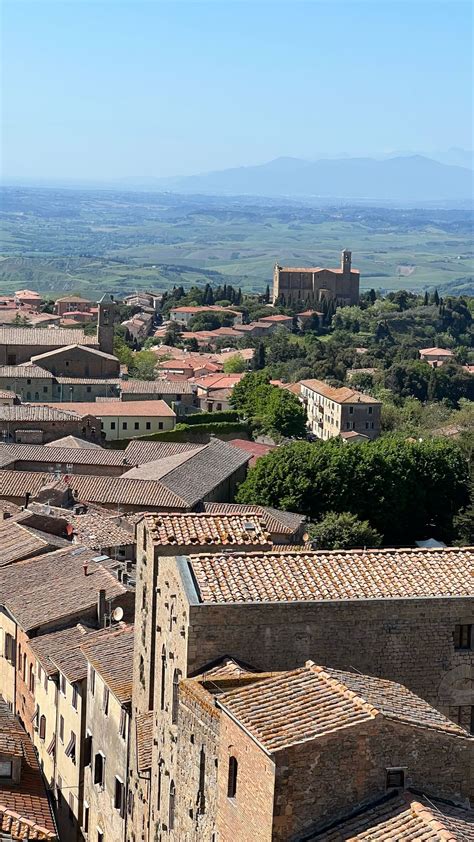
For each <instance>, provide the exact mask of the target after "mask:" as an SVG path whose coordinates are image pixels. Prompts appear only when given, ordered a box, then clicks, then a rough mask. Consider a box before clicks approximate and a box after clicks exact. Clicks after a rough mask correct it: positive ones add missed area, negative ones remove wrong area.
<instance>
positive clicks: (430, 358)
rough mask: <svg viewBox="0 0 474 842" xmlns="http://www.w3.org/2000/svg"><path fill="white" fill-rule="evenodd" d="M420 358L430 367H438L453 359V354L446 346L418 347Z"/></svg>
mask: <svg viewBox="0 0 474 842" xmlns="http://www.w3.org/2000/svg"><path fill="white" fill-rule="evenodd" d="M419 353H420V359H421V360H423V362H425V363H428V365H430V366H431V368H439V367H440V366H442V365H443V363H445V362H448V361H449V360H452V359H454V354H453V352H452V351H450V350H449V349H448V348H420V352H419Z"/></svg>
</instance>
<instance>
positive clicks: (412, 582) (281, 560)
mask: <svg viewBox="0 0 474 842" xmlns="http://www.w3.org/2000/svg"><path fill="white" fill-rule="evenodd" d="M473 563H474V549H472V548H468V547H447V548H442V549H429V550H427V549H400V550H390V549H383V550H339V551H338V550H334V551H332V552H324V551H320V552H311V553H309V552H308V553H295V554H291V553H288V554H283V553H282V554H278V555H275V554H272V553H266V554H265V555H262V554H258V553H245V554H238V553H235V554H232V555H226V556H219V555H212V556H205V555H202V556H192V557H191V558H190V560H189V564H190V567H191V569H192V572H193V575H194V577H195V581H196V585H197V587H198V590H199V595H200V599H201V601H202V602H217V603H221V602H231V603H233V602H320V601H324V600H344V601H345V600H358V599H412V598H430V597H460V596H472V571H473Z"/></svg>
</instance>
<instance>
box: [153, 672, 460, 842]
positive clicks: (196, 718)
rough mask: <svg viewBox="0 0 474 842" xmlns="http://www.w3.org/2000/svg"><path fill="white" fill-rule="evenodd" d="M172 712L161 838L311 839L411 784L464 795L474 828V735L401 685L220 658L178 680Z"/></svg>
mask: <svg viewBox="0 0 474 842" xmlns="http://www.w3.org/2000/svg"><path fill="white" fill-rule="evenodd" d="M174 714H175V717H174V730H173V717H171V719H172V723H171V725H169V724H168V728H170V730H171V732H172V733H173V736H174V738H175V739H176V742H177V747H176V751H175V753H176V755H177V763H176V775H175V777H174V778H173V779H172V781H171V782H170V784H169V786H168V787H167V786H166V784H167V780H166V778H165V777H164V776H163V778H164V779H163V786H162V789H163V790H164V792H163V793H162V797H161V799H160V800H161V809H160V816H161V821H160V825H159V829H160V832H161V833H162V838H170V839H176V840H178V839H188V840H196V842H197V840H200V839H205V838H209V839H210V838H212V834H213V833H214V834H215V835H216V836H217V837H218V838H219V839H223V840H231V839H238V840H239V842H253V840H258V841H259V842H272V840H273V841H274V842H287V840H289V839H299V840H300V839H309V838H311V839H312V838H314V837H313V835H312V834H313V833H316V834H317V833H318V829H319V830H321V829H322V828H324V827H327V826H329V827H331V826H332V825H333V824H334V822H335V821H337V820H340V819H341V818H342V817H344V816H347V814H348V813H350V811H351V809H352V810H359V811H360V806H361V804H362V805H363V804H367V803H369V804H370V805H371V806H372V804H374V803H375V804H376V803H378V802H379V801H380V800H383V801H385V802H388V803H389V804H390V803H391V801H392V799H394V798H397V799H398V801H400V794H402V793H405V792H407V790H408V791H409V788H413V789H414V790H415V791H417V792H418V793H421V792H422V793H423V794H424V795H425V796H427V797H428V798H429V799H431V798H433V797H435V798H436V797H438V798H441V799H445V800H448V799H449V801H450V802H451V806H454V805H458V810H459V818H460V819H461V821H462V819H463V818H464V821H465V825H466V830H467V827H468V824H469V823H470V822H472V821H473V820H474V812H471V811H466V810H465V809H463V808H464V807H465V804H466V801H467V799H468V798H469V797H470V795H471V793H472V792H473V770H472V764H471V760H472V756H473V752H474V738H473V737H471V736H469V735H468V734H467V732H466V731H465V730H463V729H462V728H460V727H459V726H458V725H455V724H454V723H452V722H451V721H450V720H449V719H447V718H446V717H444V716H443V715H442V714H440V713H438V711H437V710H435V709H434V708H433V707H431V706H430V705H428V704H427V703H426V702H424V701H423V700H422V699H420V698H419V697H418V696H415V695H414V694H413V693H411V692H410V691H408V690H407V689H406V688H405V687H403V686H402V685H400V684H396V683H394V682H391V681H385V680H383V679H380V678H373V677H372V676H369V675H364V674H361V673H357V672H348V671H341V670H335V669H330V668H328V667H323V666H319V665H316V664H315V663H314V662H313V661H307V662H306V663H305V664H304V665H303V666H302V667H299V668H297V669H295V670H290V671H283V672H274V673H256V672H254V671H252V670H251V669H249V668H247V669H245V668H243V667H242V665H241V664H238V663H237V662H236V661H232V660H230V659H222V661H221V662H220V663H216V664H214V665H210V666H209V668H207V669H205V670H204V672H203V674H202V675H199V676H196V677H195V678H192V679H189V678H188V679H185V680H184V681H182V682H181V683H180V686H179V699H178V700H177V701H176V702H175V710H174ZM348 757H350V758H351V762H350V766H349V767H348V765H347V758H348ZM448 758H449V759H448ZM164 768H166V767H164ZM453 770H456V772H455V774H454V775H453V774H452V772H453ZM163 771H164V769H163ZM336 781H337V785H335V782H336ZM167 789H168V792H167ZM170 791H171V793H170ZM407 796H408V797H409V792H407ZM367 819H369V820H370V814H369V816H364V820H365V821H367ZM462 826H463V825H462V824H461V827H462ZM308 834H309V835H308ZM318 838H319V837H318ZM334 838H337V839H343V838H344V839H346V838H349V837H346V836H344V837H339V836H335V837H334ZM351 838H355V837H352V836H351ZM357 838H359V837H357ZM368 838H386V837H385V836H384V837H378V836H377V837H375V836H374V837H371V836H370V837H368ZM387 838H388V837H387ZM393 838H397V839H400V838H401V837H393ZM405 838H406V837H405V836H403V839H405ZM412 838H414V839H415V838H422V837H415V836H414V837H412Z"/></svg>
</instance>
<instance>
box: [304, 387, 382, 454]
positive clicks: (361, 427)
mask: <svg viewBox="0 0 474 842" xmlns="http://www.w3.org/2000/svg"><path fill="white" fill-rule="evenodd" d="M300 385H301V397H302V399H303V402H304V404H305V407H306V415H307V422H308V427H309V429H310V430H311V432H312V433H313V435H314V436H316V437H317V438H318V439H323V440H327V439H331V438H334V437H335V436H344V434H347V433H354V432H355V433H358V434H359V436H364V437H365V439H375V438H377V436H379V435H380V412H381V408H382V404H381V402H380V401H378V400H376V399H375V398H372V397H371V396H370V395H365V394H363V393H362V392H357V391H356V390H355V389H350V388H348V387H347V386H342V387H336V388H335V387H333V386H328V385H327V383H324V382H323V381H322V380H302V381H301V384H300Z"/></svg>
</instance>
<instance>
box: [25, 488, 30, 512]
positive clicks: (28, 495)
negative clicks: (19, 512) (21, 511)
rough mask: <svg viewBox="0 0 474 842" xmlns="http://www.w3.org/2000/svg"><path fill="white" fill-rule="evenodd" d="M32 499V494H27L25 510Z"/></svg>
mask: <svg viewBox="0 0 474 842" xmlns="http://www.w3.org/2000/svg"><path fill="white" fill-rule="evenodd" d="M30 497H31V494H30V492H29V491H27V492H26V494H25V509H27V508H28V503H29V502H30Z"/></svg>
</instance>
